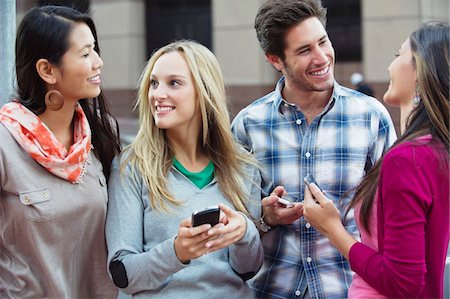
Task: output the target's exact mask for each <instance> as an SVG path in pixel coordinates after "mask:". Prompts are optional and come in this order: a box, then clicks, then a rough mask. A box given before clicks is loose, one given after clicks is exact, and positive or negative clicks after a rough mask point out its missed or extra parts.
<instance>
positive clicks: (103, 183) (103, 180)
mask: <svg viewBox="0 0 450 299" xmlns="http://www.w3.org/2000/svg"><path fill="white" fill-rule="evenodd" d="M99 182H100V185H102V186H103V187H104V186H105V185H106V179H105V178H104V177H101V178H100V179H99Z"/></svg>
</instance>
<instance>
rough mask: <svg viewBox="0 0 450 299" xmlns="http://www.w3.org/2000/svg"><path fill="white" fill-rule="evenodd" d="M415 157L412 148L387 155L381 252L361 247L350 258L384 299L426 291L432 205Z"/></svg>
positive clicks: (381, 184)
mask: <svg viewBox="0 0 450 299" xmlns="http://www.w3.org/2000/svg"><path fill="white" fill-rule="evenodd" d="M419 157H420V153H417V152H416V153H415V152H414V149H413V147H412V146H411V145H409V146H401V147H400V148H397V149H393V150H391V151H390V152H389V153H388V154H387V155H386V157H385V159H384V161H383V164H382V168H381V172H380V181H379V185H378V193H379V198H378V205H377V209H378V217H377V221H378V244H379V252H376V251H374V250H372V249H370V248H369V247H367V246H365V245H364V244H362V243H356V244H355V245H353V246H352V247H351V249H350V252H349V261H350V265H351V268H352V270H353V271H355V272H356V273H358V274H359V275H360V276H361V277H362V278H363V279H364V280H365V281H366V282H367V283H369V285H371V286H372V287H373V288H375V289H376V290H378V291H379V292H380V293H382V294H384V295H386V296H388V297H408V298H412V297H417V296H419V295H420V293H421V291H422V289H423V287H424V285H425V273H426V261H425V224H426V222H427V210H428V209H429V207H430V204H431V200H432V199H431V195H430V194H431V191H430V187H429V183H428V179H429V178H428V177H427V171H424V169H421V168H422V167H426V166H417V165H418V164H417V163H416V162H417V160H416V158H417V159H418V158H419ZM420 164H421V165H426V164H425V163H420Z"/></svg>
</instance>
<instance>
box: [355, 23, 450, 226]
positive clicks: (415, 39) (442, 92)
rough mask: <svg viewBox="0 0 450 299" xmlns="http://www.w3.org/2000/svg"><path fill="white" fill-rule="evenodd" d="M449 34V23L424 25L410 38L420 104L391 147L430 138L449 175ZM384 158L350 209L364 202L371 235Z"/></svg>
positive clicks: (362, 215) (364, 223)
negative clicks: (436, 144) (441, 147)
mask: <svg viewBox="0 0 450 299" xmlns="http://www.w3.org/2000/svg"><path fill="white" fill-rule="evenodd" d="M449 32H450V28H449V24H448V23H437V22H434V23H427V24H423V25H422V26H421V27H420V28H419V29H418V30H416V31H415V32H413V33H412V34H411V36H410V37H409V43H410V45H411V52H412V56H413V61H412V63H413V65H414V66H415V68H416V71H417V84H418V94H419V95H420V98H421V101H420V103H419V105H418V106H417V107H416V108H414V109H413V111H411V114H410V115H409V117H408V120H407V126H406V130H405V132H404V134H403V135H402V136H401V137H400V138H399V139H398V140H397V141H396V142H395V143H394V145H393V146H392V148H393V147H395V146H396V145H398V144H401V143H403V142H406V141H413V140H414V139H416V138H417V137H419V136H423V135H426V134H431V135H432V136H433V140H436V141H440V142H441V143H442V144H443V145H444V147H445V149H446V152H445V153H443V154H442V155H441V157H440V159H441V163H440V165H444V167H446V169H447V170H446V171H448V159H449V153H448V152H449V141H450V140H449V114H450V108H449V107H450V105H449V71H448V70H449V67H450V64H449V57H450V53H449V42H450V40H449ZM383 158H384V156H383V157H381V158H380V159H379V160H378V162H377V163H376V164H375V166H374V167H373V168H372V169H371V170H370V171H369V172H368V173H367V175H366V176H365V177H364V179H363V180H362V182H361V184H360V185H359V186H358V187H357V188H356V194H355V196H354V198H353V200H352V202H351V203H350V205H349V209H350V208H352V207H354V206H355V204H356V203H358V202H361V212H360V215H359V221H360V223H361V224H362V226H363V227H364V229H365V230H366V231H367V232H369V233H370V231H369V225H368V222H369V215H370V214H371V211H372V206H373V202H374V197H375V192H376V190H377V187H378V180H379V175H380V169H381V164H382V162H383ZM347 213H348V211H347Z"/></svg>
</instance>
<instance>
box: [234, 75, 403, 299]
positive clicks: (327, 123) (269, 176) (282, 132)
mask: <svg viewBox="0 0 450 299" xmlns="http://www.w3.org/2000/svg"><path fill="white" fill-rule="evenodd" d="M283 87H284V78H281V79H280V80H279V81H278V83H277V86H276V89H275V91H273V92H271V93H269V94H268V95H266V96H264V97H262V98H260V99H259V100H257V101H255V102H253V103H252V104H250V105H249V106H247V107H246V108H244V109H243V110H242V111H241V112H240V113H239V114H238V115H237V116H236V117H235V119H234V120H233V123H232V130H233V133H234V135H235V136H236V138H237V139H238V140H239V142H240V143H242V144H243V145H244V146H245V147H246V148H247V149H249V150H251V151H252V152H253V153H254V154H255V155H256V157H257V160H258V161H259V162H260V163H261V164H262V168H263V179H262V189H263V192H264V193H265V194H263V195H264V196H267V194H269V193H270V192H271V191H272V190H273V189H274V188H275V187H276V186H278V185H282V186H284V187H285V189H286V191H287V192H288V193H289V194H290V195H293V196H294V197H296V198H297V200H298V201H302V200H303V192H304V188H305V185H304V184H303V177H305V176H306V175H307V174H309V173H311V174H312V175H314V176H315V178H316V181H317V183H318V184H319V185H320V187H321V188H322V189H323V190H324V191H325V192H326V195H327V196H328V198H330V199H332V200H333V201H334V203H335V204H336V205H337V207H338V208H339V209H340V210H341V213H342V215H343V214H344V213H345V209H346V204H347V203H348V201H349V200H350V199H351V197H352V195H353V193H350V194H348V195H347V196H345V197H343V196H344V195H345V193H346V191H348V190H350V189H352V188H354V187H355V186H357V185H358V183H359V182H360V180H361V178H362V176H363V175H364V174H365V173H366V171H367V170H368V169H370V167H372V165H373V164H374V163H375V161H376V160H377V159H378V158H380V156H381V155H382V153H383V152H384V151H386V150H387V149H388V148H389V147H390V146H391V145H392V143H393V142H394V141H395V139H396V134H395V129H394V126H393V123H392V120H391V118H390V116H389V113H388V112H387V110H386V108H385V107H384V106H383V105H382V104H381V103H380V102H379V101H377V100H376V99H374V98H371V97H368V96H366V95H364V94H362V93H359V92H356V91H354V90H351V89H348V88H345V87H342V86H340V85H339V84H338V83H336V82H335V83H334V89H333V95H332V98H331V99H330V101H329V103H328V104H327V105H326V107H325V108H324V109H323V111H322V112H321V114H320V115H318V116H317V117H316V118H315V119H314V120H313V121H312V122H311V124H309V125H308V124H307V122H306V118H305V116H304V115H303V113H302V112H301V111H300V109H299V108H298V107H297V106H296V105H294V104H290V103H288V102H286V101H285V100H284V99H283V98H282V95H281V90H282V88H283ZM344 224H345V226H346V229H347V230H348V231H349V232H350V233H351V234H353V235H354V236H355V237H356V238H359V233H358V230H357V227H356V224H355V221H354V218H353V213H352V212H351V213H349V214H348V215H347V218H346V220H345V223H344ZM262 241H263V245H264V250H265V261H264V265H263V268H262V269H261V271H260V272H259V273H258V275H257V276H256V277H255V278H254V279H253V282H252V288H253V289H254V291H255V294H256V297H257V298H297V297H302V296H303V295H304V293H305V292H306V289H307V288H308V290H309V294H310V295H311V296H312V297H313V298H344V297H346V296H347V288H348V286H349V284H350V283H351V278H352V271H351V270H350V267H349V264H348V263H347V261H346V260H345V258H344V257H343V256H342V255H341V254H340V253H339V252H338V251H337V250H336V249H335V248H334V247H333V246H332V245H331V244H330V242H329V241H328V239H327V238H326V237H324V236H323V235H321V234H319V233H318V232H317V231H316V230H315V229H314V228H313V227H312V226H311V225H310V224H309V223H307V222H306V221H305V219H304V218H303V217H301V218H300V219H298V220H297V221H295V222H294V223H293V224H291V225H280V226H276V227H274V228H273V229H272V230H271V231H269V232H268V233H264V234H263V236H262Z"/></svg>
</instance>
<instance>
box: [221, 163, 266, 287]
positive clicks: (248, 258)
mask: <svg viewBox="0 0 450 299" xmlns="http://www.w3.org/2000/svg"><path fill="white" fill-rule="evenodd" d="M253 169H254V171H253V177H252V180H251V182H250V183H249V190H250V191H249V197H250V198H248V199H247V202H246V207H247V209H248V211H249V213H250V217H252V218H253V220H256V219H259V217H260V214H261V192H260V184H261V175H260V172H259V170H258V169H257V168H256V167H254V168H253ZM242 215H243V216H244V217H245V220H246V222H247V230H246V232H245V234H244V236H243V237H242V239H241V240H239V241H238V242H236V243H234V244H232V245H230V246H229V252H230V255H229V261H230V266H231V268H232V269H233V270H234V271H235V272H236V273H237V274H238V275H239V276H240V277H241V278H242V279H243V280H248V279H250V278H252V277H253V276H255V275H256V273H258V271H259V269H260V268H261V266H262V263H263V260H264V251H263V247H262V244H261V240H260V236H259V231H258V229H257V228H256V226H255V223H254V222H253V221H252V220H251V219H250V218H249V217H247V216H245V215H244V214H242Z"/></svg>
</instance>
